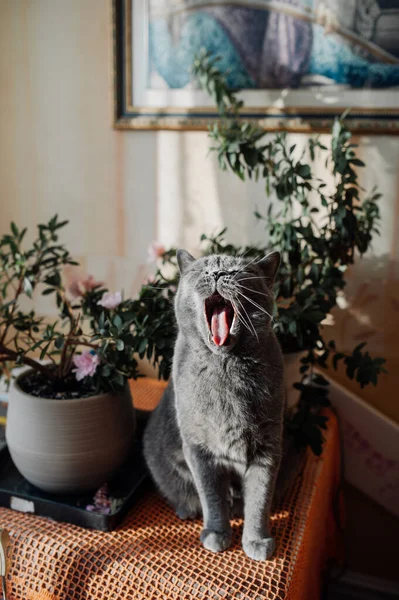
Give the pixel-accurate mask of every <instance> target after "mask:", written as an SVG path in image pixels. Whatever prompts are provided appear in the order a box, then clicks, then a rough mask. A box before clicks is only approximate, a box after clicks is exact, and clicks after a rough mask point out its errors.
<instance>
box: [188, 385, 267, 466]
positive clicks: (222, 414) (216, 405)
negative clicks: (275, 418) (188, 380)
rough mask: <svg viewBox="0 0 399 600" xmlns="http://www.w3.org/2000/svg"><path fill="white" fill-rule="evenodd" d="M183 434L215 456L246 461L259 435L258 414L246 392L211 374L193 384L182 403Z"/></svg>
mask: <svg viewBox="0 0 399 600" xmlns="http://www.w3.org/2000/svg"><path fill="white" fill-rule="evenodd" d="M180 414H181V424H180V425H181V428H182V430H183V431H182V433H183V436H184V437H186V439H188V440H190V442H191V443H193V444H196V445H199V446H201V447H203V448H205V449H206V450H207V451H208V452H210V453H211V454H213V455H214V456H215V457H217V458H227V459H230V460H233V461H237V462H247V460H248V457H249V455H250V454H251V453H252V452H253V446H254V440H256V438H257V437H258V422H259V416H258V415H257V414H256V410H255V408H254V406H253V403H252V402H251V397H250V396H249V395H248V393H246V394H245V392H244V391H241V390H240V389H237V388H234V387H233V386H232V385H231V384H230V385H229V382H226V381H218V384H217V385H215V384H214V382H213V381H212V378H209V379H208V380H207V382H205V383H204V382H202V383H201V385H193V386H192V387H191V390H190V392H189V396H187V395H186V396H185V398H184V400H183V402H182V404H181V406H180Z"/></svg>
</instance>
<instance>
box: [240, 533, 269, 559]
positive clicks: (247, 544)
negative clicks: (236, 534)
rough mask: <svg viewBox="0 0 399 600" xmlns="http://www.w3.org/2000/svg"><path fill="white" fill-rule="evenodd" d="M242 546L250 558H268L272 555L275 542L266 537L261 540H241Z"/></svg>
mask: <svg viewBox="0 0 399 600" xmlns="http://www.w3.org/2000/svg"><path fill="white" fill-rule="evenodd" d="M242 547H243V549H244V552H245V554H246V555H247V556H248V557H249V558H252V560H268V559H269V558H271V557H272V555H273V552H274V550H275V548H276V544H275V541H274V539H273V538H271V537H268V538H264V539H263V540H243V541H242Z"/></svg>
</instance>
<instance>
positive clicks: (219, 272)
mask: <svg viewBox="0 0 399 600" xmlns="http://www.w3.org/2000/svg"><path fill="white" fill-rule="evenodd" d="M223 275H228V273H227V271H214V272H213V273H212V277H213V278H214V280H215V281H217V280H218V279H219V277H223Z"/></svg>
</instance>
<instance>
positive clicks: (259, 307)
mask: <svg viewBox="0 0 399 600" xmlns="http://www.w3.org/2000/svg"><path fill="white" fill-rule="evenodd" d="M236 291H237V293H238V294H240V295H241V296H242V297H243V298H245V300H247V301H248V302H250V303H251V304H253V305H254V306H255V307H256V308H258V309H259V310H260V311H262V312H263V313H264V314H265V315H267V316H268V317H269V319H271V320H272V321H274V318H273V317H272V315H271V314H269V313H268V312H267V310H266V309H265V308H263V306H261V305H260V304H258V303H257V302H255V300H251V298H248V296H246V295H245V294H243V293H242V292H240V291H239V290H236Z"/></svg>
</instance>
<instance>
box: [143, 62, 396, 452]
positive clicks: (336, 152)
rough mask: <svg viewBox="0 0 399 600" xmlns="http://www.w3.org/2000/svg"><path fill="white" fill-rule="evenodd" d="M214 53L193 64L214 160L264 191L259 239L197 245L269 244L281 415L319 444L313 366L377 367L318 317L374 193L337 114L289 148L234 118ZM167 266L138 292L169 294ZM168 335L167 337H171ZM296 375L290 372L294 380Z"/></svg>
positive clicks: (319, 397)
mask: <svg viewBox="0 0 399 600" xmlns="http://www.w3.org/2000/svg"><path fill="white" fill-rule="evenodd" d="M217 60H218V59H217V58H212V57H211V56H210V55H209V54H207V53H206V52H202V53H200V55H199V56H198V57H197V58H196V60H195V62H194V65H193V74H194V76H195V78H196V79H197V81H198V82H199V83H200V85H201V86H202V87H203V88H204V89H205V90H206V91H207V92H208V93H209V94H210V95H211V96H212V98H213V100H214V102H215V104H216V105H217V109H218V112H219V117H220V120H219V121H218V122H216V123H213V124H211V125H210V126H209V135H210V138H211V140H212V142H213V147H212V150H213V151H214V152H216V153H217V155H218V161H219V166H220V168H221V169H222V170H229V171H231V172H232V173H233V174H234V175H236V176H237V177H239V178H240V179H241V180H245V179H246V178H250V179H251V178H255V179H256V180H258V179H261V180H263V181H264V184H265V192H266V195H267V196H272V198H273V201H269V204H268V208H267V213H266V214H265V215H262V214H260V213H259V212H256V213H255V216H256V218H257V219H259V220H261V221H263V222H264V224H265V229H266V236H265V238H266V239H267V242H265V244H264V245H262V244H258V245H256V246H247V247H238V246H235V245H233V244H230V243H227V242H226V241H225V237H226V230H223V231H221V232H220V233H218V234H217V235H214V236H208V235H205V234H204V235H202V237H201V240H202V244H203V245H202V247H201V250H200V251H201V253H203V254H206V253H225V254H245V256H247V257H248V258H250V259H252V260H257V258H260V257H262V256H263V255H264V254H266V253H267V252H269V251H270V250H279V251H280V253H281V256H282V262H281V266H280V270H279V273H278V275H277V279H276V282H275V290H274V291H275V297H276V300H277V303H276V304H277V306H276V315H275V317H276V318H275V323H274V327H275V331H276V333H277V336H278V338H279V340H280V343H281V346H282V349H283V352H284V355H285V357H286V365H288V369H286V370H287V371H289V374H290V377H291V381H290V387H291V390H292V392H291V391H290V390H288V396H291V398H292V393H293V394H294V395H295V393H296V392H297V393H298V395H299V396H300V398H299V401H298V403H297V404H296V407H295V410H293V411H292V412H291V416H290V418H289V421H288V423H287V429H288V431H289V432H290V433H292V435H293V437H294V440H295V443H296V445H297V447H304V446H307V445H309V446H310V447H311V448H312V450H313V451H314V452H315V453H316V454H320V452H321V449H322V443H323V435H322V429H323V428H325V422H326V417H325V416H323V415H321V414H320V411H319V410H318V409H319V408H320V407H323V406H327V405H328V404H329V402H328V381H327V379H326V378H325V377H323V375H322V374H321V373H320V372H317V373H316V372H315V371H314V367H320V368H322V369H323V368H326V367H328V366H330V365H331V366H332V367H333V368H334V369H337V368H338V367H339V365H340V364H343V365H344V367H345V369H346V375H347V376H348V377H349V378H350V379H356V380H357V382H358V383H359V384H360V386H361V387H364V386H365V385H368V384H370V383H371V384H373V385H376V384H377V381H378V377H379V375H380V374H381V373H384V372H385V369H384V366H383V365H384V363H385V360H384V359H383V358H379V357H371V356H370V354H369V353H368V352H367V350H365V349H364V346H365V345H366V344H365V343H361V344H359V345H358V346H357V347H356V348H355V349H354V350H353V352H352V353H349V354H347V353H344V352H341V351H340V350H339V349H337V348H336V346H335V342H334V340H331V339H328V337H326V334H325V332H326V331H328V328H326V327H325V323H326V319H327V317H328V315H330V313H331V311H332V310H333V308H334V307H335V306H336V304H337V298H338V296H339V295H340V294H342V290H343V289H344V287H345V272H346V270H347V268H348V266H350V265H351V264H353V263H354V262H355V260H356V257H357V256H358V255H362V254H364V253H365V252H366V251H367V250H368V249H369V247H370V244H371V241H372V237H373V235H375V234H378V232H379V231H378V225H379V221H380V211H379V207H378V199H379V197H380V194H378V192H377V191H376V190H375V189H373V190H372V191H371V193H370V194H365V193H364V191H363V189H362V188H361V186H360V184H359V180H358V174H357V169H358V168H361V167H364V166H365V165H364V163H363V162H362V161H361V160H359V158H358V157H357V156H356V144H354V143H353V142H352V140H351V133H350V132H349V131H348V129H347V128H346V126H345V122H344V119H338V120H336V121H335V123H334V125H333V128H332V131H331V142H330V147H329V148H327V147H326V146H325V145H323V144H322V142H321V141H320V138H319V136H315V137H310V138H309V139H308V142H307V147H306V148H305V149H304V150H303V151H301V152H298V149H297V148H296V146H295V144H294V145H291V146H289V145H288V143H287V138H286V134H285V133H278V134H276V135H273V136H271V135H270V134H268V133H267V132H266V131H265V130H263V129H261V128H260V127H259V126H258V125H256V124H253V123H248V122H245V121H242V120H241V118H240V109H241V108H242V106H243V103H242V101H241V100H240V99H239V97H238V96H237V94H236V92H234V91H231V90H230V89H229V88H228V86H227V84H226V79H225V77H224V75H223V74H222V73H221V72H220V71H219V70H218V69H217ZM316 153H321V155H322V156H324V159H325V164H326V166H327V167H328V169H329V171H330V173H331V174H332V183H327V182H325V181H323V180H322V179H321V178H320V177H319V175H318V173H316V172H315V170H314V166H313V162H314V159H315V156H316ZM174 255H175V250H174V249H173V248H172V249H167V250H166V249H165V248H162V246H159V245H156V244H155V245H154V246H153V247H152V248H151V256H152V257H153V258H157V260H158V261H160V265H159V266H160V267H162V265H165V264H166V265H172V266H174V267H175V266H176V265H175V259H174ZM170 272H171V271H170V268H169V269H168V273H169V276H168V277H166V276H165V275H164V274H163V271H162V268H158V270H157V273H156V275H155V276H154V283H153V285H152V286H151V284H149V285H148V284H146V285H145V286H144V287H143V289H142V292H141V293H142V294H143V295H144V296H148V295H152V296H154V297H158V298H161V297H169V298H170V299H172V298H173V293H174V290H175V289H176V284H177V270H176V271H175V272H174V273H175V274H173V271H172V275H170ZM172 343H173V342H172V341H169V343H168V345H170V346H172ZM295 380H296V381H295Z"/></svg>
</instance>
